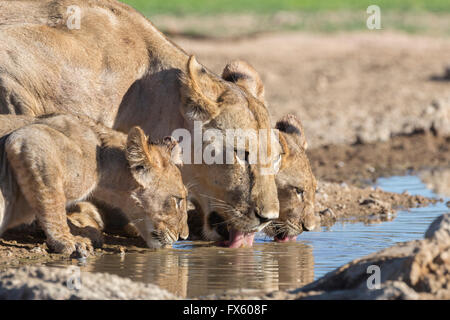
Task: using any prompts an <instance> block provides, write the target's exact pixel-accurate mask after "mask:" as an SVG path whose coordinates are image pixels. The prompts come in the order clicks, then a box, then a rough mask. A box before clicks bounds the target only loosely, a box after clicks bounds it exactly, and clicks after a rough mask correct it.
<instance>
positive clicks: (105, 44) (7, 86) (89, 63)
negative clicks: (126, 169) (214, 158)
mask: <svg viewBox="0 0 450 320" xmlns="http://www.w3.org/2000/svg"><path fill="white" fill-rule="evenodd" d="M78 27H79V28H78ZM0 43H2V46H1V48H0V113H3V114H25V115H33V116H36V115H40V114H47V113H52V112H69V113H73V114H84V115H87V116H89V117H91V118H93V119H94V120H97V121H100V122H101V123H103V124H105V125H106V126H108V127H111V128H114V129H117V130H120V131H123V132H128V130H129V129H130V128H131V127H133V126H135V125H139V126H140V127H142V128H143V129H144V131H145V132H146V133H148V134H151V136H152V137H154V138H162V137H164V136H168V135H171V134H172V132H173V131H174V130H175V129H179V128H184V129H187V130H188V131H189V132H190V133H191V135H192V136H194V122H195V121H199V122H200V123H201V124H202V125H203V131H204V130H207V129H211V128H212V129H217V130H219V132H222V133H224V132H225V130H227V129H241V128H245V129H252V130H260V129H263V130H267V131H268V130H270V128H271V124H270V120H269V114H268V111H267V108H266V107H265V104H264V101H263V99H259V98H258V97H259V92H258V90H260V89H261V88H256V87H255V86H253V85H252V84H253V83H254V82H253V81H252V80H253V78H254V75H253V74H248V73H246V70H245V69H243V70H240V69H239V68H235V69H233V68H231V69H230V70H232V72H231V73H230V72H229V73H228V75H227V76H228V77H231V78H235V79H244V80H246V81H243V85H237V84H235V83H232V82H230V81H226V80H224V79H222V78H220V77H219V76H217V75H215V74H213V73H212V72H210V71H209V70H207V69H206V68H205V67H203V66H202V65H201V64H199V63H198V62H197V61H196V59H195V58H194V57H193V56H191V57H190V56H189V55H188V54H186V52H184V51H183V50H182V49H181V48H179V47H178V46H177V45H175V44H174V43H172V42H171V41H169V40H168V39H167V38H165V37H164V35H163V34H162V33H161V32H159V31H158V30H157V29H156V28H155V27H154V26H153V25H152V24H151V23H150V22H149V21H148V20H147V19H146V18H145V17H144V16H142V15H141V14H140V13H138V12H136V11H135V10H133V9H132V8H131V7H129V6H127V5H125V4H122V3H120V2H118V1H115V0H99V1H91V0H61V1H50V0H25V1H0ZM262 142H263V141H258V145H261V144H262ZM271 146H272V148H268V149H269V152H268V153H269V162H268V163H267V164H266V166H269V167H273V166H275V165H276V164H279V163H280V160H281V155H280V153H281V146H280V145H279V143H272V144H271ZM236 151H242V150H236ZM245 151H246V150H245ZM238 153H239V152H236V153H235V155H234V158H235V160H236V161H234V163H233V164H226V165H222V164H212V165H206V164H205V163H204V162H202V164H197V165H185V166H183V172H182V174H183V180H184V181H185V182H186V183H187V184H188V185H195V187H192V188H191V190H190V193H191V195H192V197H193V201H194V202H195V203H196V205H198V208H199V209H200V210H202V211H204V212H212V211H215V212H217V213H218V214H219V215H220V216H222V218H223V219H224V220H225V221H227V224H228V225H229V228H230V229H231V231H232V232H230V234H231V235H232V236H231V238H242V237H247V236H248V237H249V241H251V239H252V236H251V235H252V233H254V232H255V231H258V230H261V229H262V228H263V227H264V226H266V225H267V223H268V222H269V220H271V219H275V218H277V217H278V212H279V203H278V198H277V189H276V185H275V178H274V175H273V174H264V173H267V171H266V170H263V169H265V167H264V166H263V164H261V163H257V164H253V163H252V164H250V163H247V162H246V161H245V159H239V158H238ZM242 164H244V165H242ZM206 236H207V235H206ZM230 240H231V242H233V240H234V239H230Z"/></svg>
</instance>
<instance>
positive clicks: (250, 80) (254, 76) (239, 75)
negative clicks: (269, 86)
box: [222, 60, 265, 103]
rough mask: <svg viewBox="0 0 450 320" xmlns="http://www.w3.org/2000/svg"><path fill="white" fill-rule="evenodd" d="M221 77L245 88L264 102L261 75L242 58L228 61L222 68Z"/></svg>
mask: <svg viewBox="0 0 450 320" xmlns="http://www.w3.org/2000/svg"><path fill="white" fill-rule="evenodd" d="M222 78H223V79H224V80H226V81H230V82H233V83H236V84H237V85H239V86H241V87H243V88H245V89H246V90H247V91H248V92H250V94H252V95H253V96H254V97H255V98H256V99H258V100H259V101H261V102H262V103H265V100H264V85H263V83H262V81H261V77H260V76H259V74H258V72H256V70H255V69H254V68H253V67H252V66H251V65H250V64H249V63H247V62H245V61H242V60H235V61H232V62H230V63H228V64H227V65H226V66H225V69H223V72H222Z"/></svg>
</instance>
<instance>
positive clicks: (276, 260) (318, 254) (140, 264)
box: [50, 176, 449, 297]
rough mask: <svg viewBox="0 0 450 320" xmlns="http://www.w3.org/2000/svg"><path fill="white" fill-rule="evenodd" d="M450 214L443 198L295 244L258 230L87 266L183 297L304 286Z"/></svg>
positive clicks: (403, 181) (386, 181)
mask: <svg viewBox="0 0 450 320" xmlns="http://www.w3.org/2000/svg"><path fill="white" fill-rule="evenodd" d="M377 185H378V186H379V187H381V188H382V189H384V190H386V191H391V192H399V193H401V192H403V191H405V190H408V191H409V193H410V194H421V195H424V196H428V197H433V196H436V195H435V194H434V193H433V192H432V191H431V190H428V189H427V188H426V186H425V185H424V184H423V183H422V182H421V181H420V179H419V178H418V177H416V176H406V177H391V178H380V179H379V180H378V182H377ZM448 200H449V199H448V198H447V199H446V200H445V201H448ZM448 211H449V209H448V208H447V207H446V206H445V203H437V204H435V205H432V206H429V207H425V208H416V209H411V210H410V211H400V212H398V213H397V215H396V216H395V219H394V220H393V221H389V222H383V223H380V224H369V225H365V224H363V223H344V222H341V223H337V224H335V225H333V226H332V227H330V228H322V229H321V231H316V232H304V233H303V234H301V235H300V236H299V238H298V241H297V242H296V243H295V242H294V243H274V242H271V241H269V239H268V238H264V236H263V235H260V237H257V238H256V242H255V245H254V247H253V248H241V249H225V248H218V247H214V246H211V245H210V244H208V243H205V242H191V241H182V242H178V243H176V245H175V248H174V249H165V250H160V251H151V250H148V251H146V252H145V253H127V254H125V255H117V254H106V255H103V256H101V257H94V258H91V259H88V260H87V263H86V265H85V266H83V267H82V271H92V272H108V273H112V274H116V275H119V276H122V277H128V278H131V279H133V280H136V281H142V282H147V283H154V284H157V285H159V286H161V287H162V288H165V289H167V290H168V291H170V292H172V293H174V294H176V295H179V296H181V297H197V296H201V295H207V294H213V293H220V292H222V291H225V290H229V289H243V288H248V289H257V290H283V289H289V288H295V287H300V286H302V285H305V284H307V283H309V282H311V281H313V280H314V279H317V278H318V277H321V276H323V275H324V274H325V273H327V272H329V271H332V270H333V269H335V268H337V267H339V266H341V265H343V264H345V263H347V262H349V261H351V260H353V259H356V258H360V257H362V256H365V255H367V254H370V253H373V252H375V251H378V250H380V249H383V248H386V247H389V246H391V245H393V244H395V243H396V242H400V241H409V240H414V239H419V238H422V237H423V233H424V232H425V230H426V229H427V227H428V226H429V224H430V223H431V222H432V221H433V220H434V219H435V218H436V217H437V216H439V215H441V214H443V213H445V212H448ZM63 263H64V262H52V263H50V265H54V266H61V265H62V264H63ZM67 263H69V262H67Z"/></svg>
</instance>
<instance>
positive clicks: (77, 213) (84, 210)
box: [67, 201, 104, 248]
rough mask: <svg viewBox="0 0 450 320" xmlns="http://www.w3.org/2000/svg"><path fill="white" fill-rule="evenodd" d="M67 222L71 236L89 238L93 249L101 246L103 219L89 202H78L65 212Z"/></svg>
mask: <svg viewBox="0 0 450 320" xmlns="http://www.w3.org/2000/svg"><path fill="white" fill-rule="evenodd" d="M67 220H68V222H69V227H70V230H71V232H72V233H73V234H75V235H79V236H83V237H86V238H89V239H90V240H91V242H92V244H93V246H94V247H95V248H101V247H102V245H103V229H104V223H103V218H102V216H101V214H100V212H99V210H98V209H97V207H96V206H94V205H93V204H92V203H90V202H84V201H83V202H79V203H77V204H76V205H74V206H73V207H72V208H70V209H69V210H68V212H67Z"/></svg>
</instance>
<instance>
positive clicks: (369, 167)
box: [366, 166, 375, 173]
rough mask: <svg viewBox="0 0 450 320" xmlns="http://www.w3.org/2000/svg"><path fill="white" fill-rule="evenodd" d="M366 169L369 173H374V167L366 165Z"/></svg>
mask: <svg viewBox="0 0 450 320" xmlns="http://www.w3.org/2000/svg"><path fill="white" fill-rule="evenodd" d="M366 170H367V171H369V172H370V173H374V172H375V168H374V167H372V166H368V167H367V168H366Z"/></svg>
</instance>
